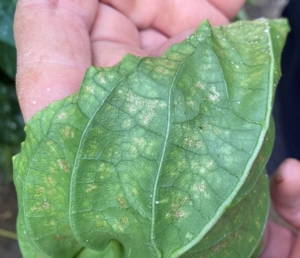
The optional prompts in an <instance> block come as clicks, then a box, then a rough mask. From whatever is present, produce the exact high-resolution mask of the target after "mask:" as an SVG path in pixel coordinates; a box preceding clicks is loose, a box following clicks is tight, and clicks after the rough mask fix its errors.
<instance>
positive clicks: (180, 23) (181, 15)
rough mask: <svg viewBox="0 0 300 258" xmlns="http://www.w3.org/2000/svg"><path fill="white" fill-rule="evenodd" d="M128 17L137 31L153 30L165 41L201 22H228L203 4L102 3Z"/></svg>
mask: <svg viewBox="0 0 300 258" xmlns="http://www.w3.org/2000/svg"><path fill="white" fill-rule="evenodd" d="M102 2H104V3H106V4H109V5H111V6H113V7H114V8H116V9H117V10H119V11H120V12H122V13H123V14H124V15H126V16H127V17H129V18H130V19H131V20H132V21H133V22H134V23H135V24H136V26H137V27H138V28H139V29H142V30H143V29H149V28H153V29H156V30H158V31H160V32H162V33H163V34H165V35H166V36H168V37H172V36H174V35H176V34H178V33H180V32H182V31H184V30H187V29H190V28H194V27H196V26H198V25H199V23H200V22H201V21H203V20H205V19H209V20H210V22H211V24H213V25H221V24H226V23H228V18H227V17H226V15H225V14H223V13H222V12H221V11H220V10H218V8H216V7H215V6H214V5H213V4H211V3H210V2H208V1H206V0H202V1H199V0H189V1H186V0H177V1H173V0H165V1H161V0H143V1H142V0H140V1H135V0H125V1H119V0H102Z"/></svg>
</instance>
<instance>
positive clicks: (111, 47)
mask: <svg viewBox="0 0 300 258" xmlns="http://www.w3.org/2000/svg"><path fill="white" fill-rule="evenodd" d="M91 43H92V52H93V65H98V66H111V65H114V64H115V63H118V62H119V61H120V60H121V59H122V58H123V56H124V55H125V54H127V53H131V54H134V55H137V56H144V55H146V53H145V52H144V51H142V50H141V42H140V35H139V31H138V29H137V27H136V26H135V25H134V23H133V22H132V21H131V20H129V19H128V18H127V17H126V16H124V15H123V14H122V13H120V12H118V11H116V10H115V9H113V8H112V7H110V6H108V5H105V4H102V3H100V4H99V6H98V12H97V17H96V20H95V23H94V26H93V30H92V33H91Z"/></svg>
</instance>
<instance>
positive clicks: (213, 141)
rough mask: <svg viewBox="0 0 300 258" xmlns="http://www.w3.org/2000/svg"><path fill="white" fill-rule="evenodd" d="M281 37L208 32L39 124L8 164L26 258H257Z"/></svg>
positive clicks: (89, 88)
mask: <svg viewBox="0 0 300 258" xmlns="http://www.w3.org/2000/svg"><path fill="white" fill-rule="evenodd" d="M287 28H288V26H287V23H286V21H285V20H277V21H268V20H265V19H260V20H257V21H254V22H238V23H234V24H231V25H228V26H224V27H213V28H212V27H211V26H210V25H209V23H208V22H203V23H202V24H201V26H200V27H199V28H198V30H197V31H196V32H195V33H194V34H192V35H190V36H189V37H188V38H187V39H186V40H185V41H183V42H181V43H179V44H176V45H173V46H172V47H171V48H170V49H169V50H167V51H166V52H165V53H164V54H163V56H162V57H159V58H154V57H144V58H140V57H135V56H132V55H127V56H125V57H124V59H123V60H122V61H121V62H120V63H119V64H117V65H116V66H114V67H110V68H101V67H91V68H89V69H88V71H87V73H86V76H85V79H84V81H83V83H82V86H81V88H80V90H79V92H77V93H76V94H73V95H71V96H69V97H67V98H65V99H63V100H61V101H59V102H56V103H54V104H51V105H50V106H48V107H47V108H46V109H44V110H43V111H41V112H39V113H37V114H36V115H35V116H34V117H33V118H32V119H31V120H30V121H29V122H28V123H27V125H26V128H25V130H26V133H27V137H26V141H25V142H24V143H23V144H22V151H21V154H19V155H17V156H16V157H15V159H14V167H15V173H14V180H15V184H16V187H17V192H18V201H19V216H18V234H19V237H20V246H21V249H22V252H23V255H24V257H179V256H182V257H233V256H234V254H235V252H238V254H239V256H240V257H249V256H250V255H251V253H252V252H253V251H254V249H255V247H256V245H257V243H258V242H259V240H260V238H261V235H262V231H263V228H264V224H265V220H266V215H267V210H268V201H269V199H268V195H267V193H268V190H267V179H266V176H265V173H264V167H265V164H266V162H267V160H268V157H269V155H270V152H271V148H272V142H273V135H274V132H273V128H272V127H270V121H271V109H272V104H273V98H274V90H275V86H276V84H277V81H278V79H279V76H280V68H279V61H280V52H281V50H282V47H283V44H284V39H285V36H286V33H287V30H288V29H287ZM269 128H270V129H269ZM250 210H251V212H255V214H256V215H255V216H250V214H249V211H250ZM245 242H246V243H247V247H246V248H242V247H243V246H244V245H245ZM109 243H110V244H109ZM97 252H99V253H97ZM100 252H102V253H101V254H100ZM93 255H94V256H93Z"/></svg>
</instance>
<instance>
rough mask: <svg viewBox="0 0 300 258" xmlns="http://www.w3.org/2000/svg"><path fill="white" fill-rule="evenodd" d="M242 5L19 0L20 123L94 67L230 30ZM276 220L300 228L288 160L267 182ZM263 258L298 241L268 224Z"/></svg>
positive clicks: (299, 175)
mask: <svg viewBox="0 0 300 258" xmlns="http://www.w3.org/2000/svg"><path fill="white" fill-rule="evenodd" d="M243 4H244V0H228V1H223V0H189V1H186V0H164V1H162V0H138V1H137V0H122V1H120V0H103V1H98V0H89V1H86V0H72V1H71V0H19V1H18V4H17V10H16V14H15V23H14V24H15V25H14V26H15V27H14V30H15V41H16V47H17V60H18V68H17V76H16V82H17V94H18V98H19V103H20V106H21V110H22V113H23V116H24V119H25V121H28V119H30V118H31V117H32V116H33V115H34V114H35V113H36V112H37V111H39V110H41V109H43V108H44V107H46V106H47V105H48V104H50V103H52V102H54V101H56V100H59V99H62V98H64V97H66V96H68V95H70V94H72V93H74V92H75V91H77V90H78V88H79V86H80V83H81V81H82V79H83V77H84V73H85V71H86V69H87V68H88V67H89V66H91V65H97V66H112V65H114V64H116V63H117V62H119V61H120V60H121V59H122V57H123V56H124V55H125V54H126V53H132V54H135V55H138V56H145V55H152V56H159V55H161V54H162V52H163V51H164V50H165V49H166V48H168V46H170V45H171V44H174V43H175V42H179V41H181V40H182V39H184V38H185V37H186V36H188V35H189V34H190V33H192V32H193V31H194V30H195V28H196V27H197V26H198V24H199V23H200V22H201V21H203V20H204V19H209V20H210V22H211V24H212V25H224V24H227V23H228V22H229V21H230V20H231V19H232V18H233V17H235V15H236V13H237V11H238V10H239V9H240V7H241V6H242V5H243ZM270 191H271V196H272V200H273V204H274V207H275V208H276V209H277V211H278V213H279V214H280V215H281V216H282V217H283V218H284V219H285V220H287V221H288V222H289V223H291V224H292V225H293V226H294V227H295V228H297V229H298V228H299V227H300V162H298V161H297V160H293V159H288V160H286V161H285V162H283V164H282V165H281V166H280V167H279V168H278V169H277V171H276V173H275V176H273V178H272V179H271V180H270ZM264 237H265V249H264V251H263V253H262V254H261V257H262V258H296V256H297V254H298V256H299V254H300V238H299V237H297V236H296V234H294V233H292V231H290V230H288V229H286V228H284V227H281V226H279V225H277V224H275V223H274V222H271V221H270V222H269V223H268V225H267V228H266V231H265V235H264Z"/></svg>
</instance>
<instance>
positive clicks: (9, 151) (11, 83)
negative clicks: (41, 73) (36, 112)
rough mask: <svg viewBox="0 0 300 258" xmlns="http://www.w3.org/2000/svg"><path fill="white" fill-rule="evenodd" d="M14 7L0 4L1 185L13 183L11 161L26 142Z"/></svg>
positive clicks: (7, 1)
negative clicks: (18, 82)
mask: <svg viewBox="0 0 300 258" xmlns="http://www.w3.org/2000/svg"><path fill="white" fill-rule="evenodd" d="M15 8H16V1H15V0H1V2H0V53H1V55H0V132H1V134H0V182H1V181H4V182H9V181H11V179H12V162H11V158H12V156H13V155H15V154H16V153H18V152H19V145H20V143H21V142H22V141H23V140H24V131H23V128H24V122H23V119H22V116H21V112H20V108H19V105H18V101H17V97H16V90H15V73H16V48H15V42H14V38H13V19H14V12H15Z"/></svg>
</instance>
